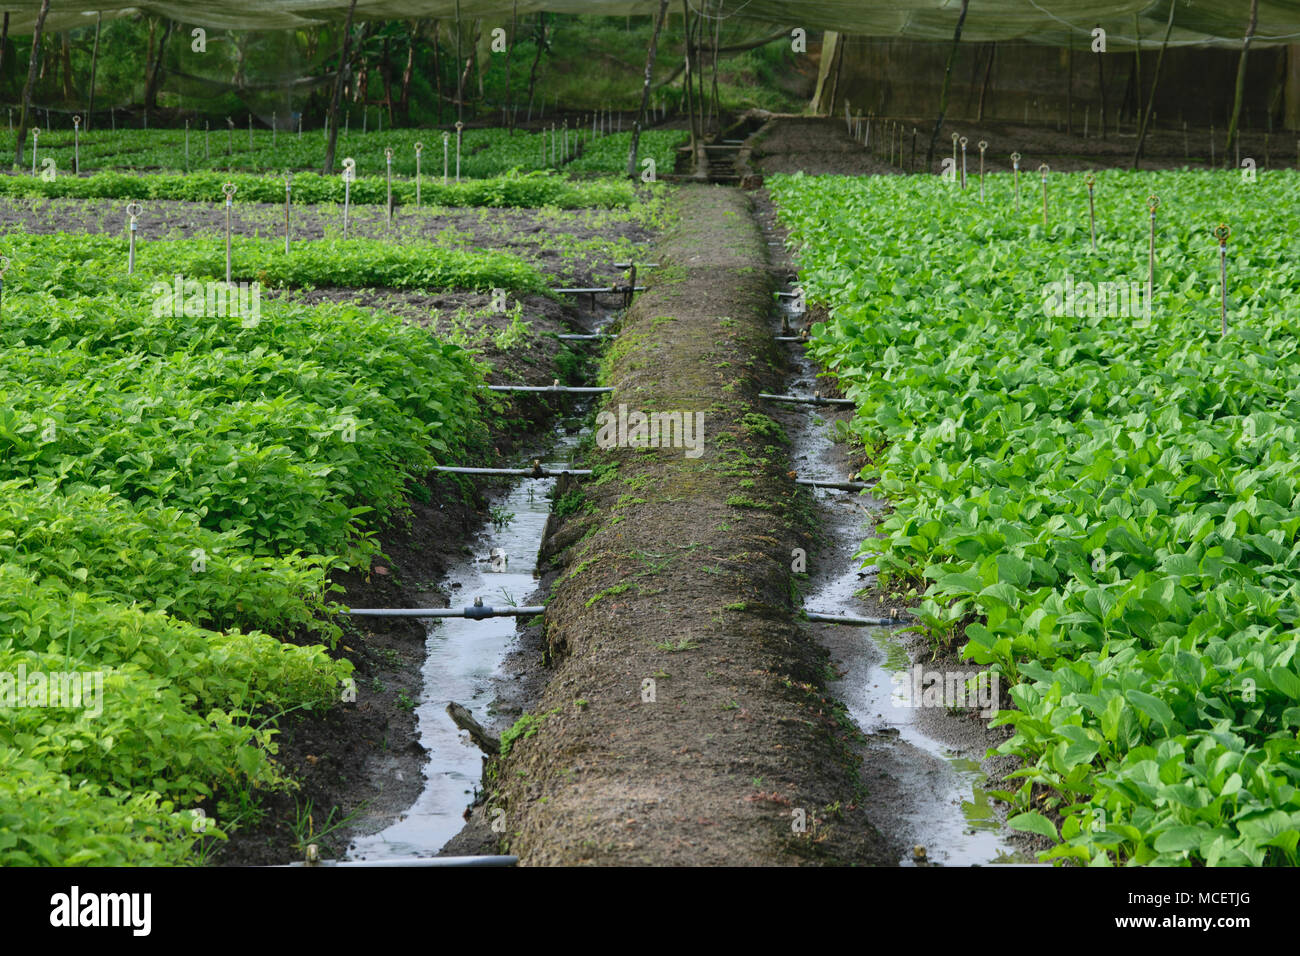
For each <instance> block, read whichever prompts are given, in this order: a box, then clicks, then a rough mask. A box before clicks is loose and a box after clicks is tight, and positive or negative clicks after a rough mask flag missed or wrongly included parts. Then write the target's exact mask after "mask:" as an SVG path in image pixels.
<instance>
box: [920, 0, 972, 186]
mask: <svg viewBox="0 0 1300 956" xmlns="http://www.w3.org/2000/svg"><path fill="white" fill-rule="evenodd" d="M969 7H970V0H961V12H960V13H959V14H958V15H957V29H956V30H954V31H953V35H952V47H951V48H950V49H949V50H948V62H947V65H946V66H945V67H944V70H943V86H942V88H941V89H940V91H939V116H938V118H937V119H936V120H935V121H934V132H933V133H931V134H930V147H929V149H927V150H926V152H925V165H926V168H929V167H931V166H933V165H934V149H935V146H936V145H937V144H938V142H939V131H940V130H942V129H943V118H944V114H946V113H947V112H948V92H949V90H950V89H951V88H952V65H953V62H954V61H955V60H956V59H957V46H958V44H960V43H961V28H962V27H963V26H964V25H965V23H966V10H967V9H968V8H969Z"/></svg>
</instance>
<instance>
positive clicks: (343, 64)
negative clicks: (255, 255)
mask: <svg viewBox="0 0 1300 956" xmlns="http://www.w3.org/2000/svg"><path fill="white" fill-rule="evenodd" d="M46 2H47V3H48V2H49V0H46ZM356 12H357V0H352V2H351V3H349V4H348V19H347V24H346V25H345V26H344V27H343V50H342V51H341V52H340V53H339V72H338V75H337V76H336V77H335V78H334V96H333V97H332V98H331V99H330V111H329V124H330V136H329V145H328V146H326V147H325V163H324V164H323V165H322V166H321V175H322V176H332V175H334V150H335V148H336V147H337V146H338V141H339V101H340V100H341V99H343V82H344V79H345V78H346V77H347V72H348V56H349V55H350V54H351V53H352V17H353V15H354V14H355V13H356Z"/></svg>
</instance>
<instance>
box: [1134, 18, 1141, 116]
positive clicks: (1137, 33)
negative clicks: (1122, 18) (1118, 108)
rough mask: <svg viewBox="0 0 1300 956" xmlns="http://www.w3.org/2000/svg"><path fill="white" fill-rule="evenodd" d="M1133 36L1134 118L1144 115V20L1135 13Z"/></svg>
mask: <svg viewBox="0 0 1300 956" xmlns="http://www.w3.org/2000/svg"><path fill="white" fill-rule="evenodd" d="M1133 36H1134V38H1135V39H1136V40H1137V44H1138V45H1137V46H1136V47H1135V48H1134V50H1133V82H1134V88H1133V118H1134V119H1135V120H1136V119H1137V118H1138V117H1139V116H1141V115H1142V21H1141V19H1139V18H1138V16H1137V14H1134V15H1133Z"/></svg>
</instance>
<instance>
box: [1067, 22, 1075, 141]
mask: <svg viewBox="0 0 1300 956" xmlns="http://www.w3.org/2000/svg"><path fill="white" fill-rule="evenodd" d="M1065 132H1066V135H1069V136H1073V135H1074V45H1073V42H1071V45H1070V46H1067V47H1066V48H1065Z"/></svg>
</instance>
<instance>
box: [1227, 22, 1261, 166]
mask: <svg viewBox="0 0 1300 956" xmlns="http://www.w3.org/2000/svg"><path fill="white" fill-rule="evenodd" d="M1258 24H1259V0H1250V20H1249V22H1248V23H1247V24H1246V36H1245V37H1244V39H1243V40H1242V42H1241V59H1240V60H1238V61H1237V86H1236V89H1235V90H1234V91H1233V94H1232V118H1231V119H1230V120H1228V142H1227V143H1226V144H1225V146H1224V149H1223V156H1224V159H1227V157H1228V153H1229V152H1230V151H1231V150H1232V148H1233V147H1234V146H1237V145H1238V142H1237V123H1238V121H1239V120H1240V119H1241V99H1242V96H1243V94H1244V93H1245V91H1246V54H1248V53H1249V52H1250V43H1251V41H1252V40H1254V39H1255V27H1256V26H1258Z"/></svg>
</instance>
